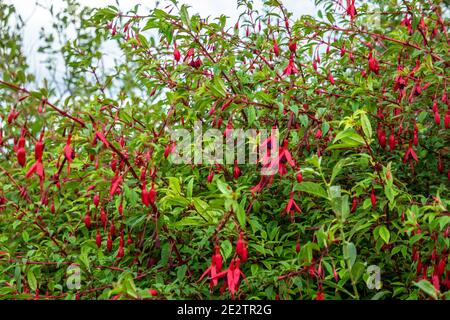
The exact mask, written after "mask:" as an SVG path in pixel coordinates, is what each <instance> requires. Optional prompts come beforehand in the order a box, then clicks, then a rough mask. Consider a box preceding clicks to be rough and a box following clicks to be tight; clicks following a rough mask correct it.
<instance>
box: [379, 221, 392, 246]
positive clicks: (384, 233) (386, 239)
mask: <svg viewBox="0 0 450 320" xmlns="http://www.w3.org/2000/svg"><path fill="white" fill-rule="evenodd" d="M379 233H380V237H381V239H383V240H384V242H385V243H389V238H390V237H391V234H390V233H389V230H388V228H387V227H386V226H384V225H383V226H381V227H380V230H379Z"/></svg>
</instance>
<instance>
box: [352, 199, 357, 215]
mask: <svg viewBox="0 0 450 320" xmlns="http://www.w3.org/2000/svg"><path fill="white" fill-rule="evenodd" d="M357 206H358V198H357V197H353V200H352V209H351V213H353V212H355V211H356V208H357Z"/></svg>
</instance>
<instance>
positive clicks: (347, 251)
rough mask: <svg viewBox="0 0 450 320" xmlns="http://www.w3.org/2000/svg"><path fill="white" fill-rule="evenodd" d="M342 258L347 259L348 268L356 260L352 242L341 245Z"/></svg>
mask: <svg viewBox="0 0 450 320" xmlns="http://www.w3.org/2000/svg"><path fill="white" fill-rule="evenodd" d="M343 253H344V259H346V260H348V263H349V266H350V268H351V267H352V266H353V264H354V263H355V261H356V254H357V253H356V247H355V245H354V244H353V242H347V243H346V244H344V246H343Z"/></svg>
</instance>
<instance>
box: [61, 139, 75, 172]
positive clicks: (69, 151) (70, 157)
mask: <svg viewBox="0 0 450 320" xmlns="http://www.w3.org/2000/svg"><path fill="white" fill-rule="evenodd" d="M71 139H72V134H69V135H68V136H67V140H66V146H65V147H64V156H65V157H66V160H67V174H69V175H70V163H71V162H72V161H73V158H74V157H75V154H74V152H73V150H72V147H71V146H70V141H71Z"/></svg>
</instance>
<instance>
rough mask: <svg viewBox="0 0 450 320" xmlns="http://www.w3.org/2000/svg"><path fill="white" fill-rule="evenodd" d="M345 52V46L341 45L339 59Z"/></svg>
mask: <svg viewBox="0 0 450 320" xmlns="http://www.w3.org/2000/svg"><path fill="white" fill-rule="evenodd" d="M346 52H347V50H346V49H345V45H344V44H342V45H341V57H343V56H345V53H346Z"/></svg>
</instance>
